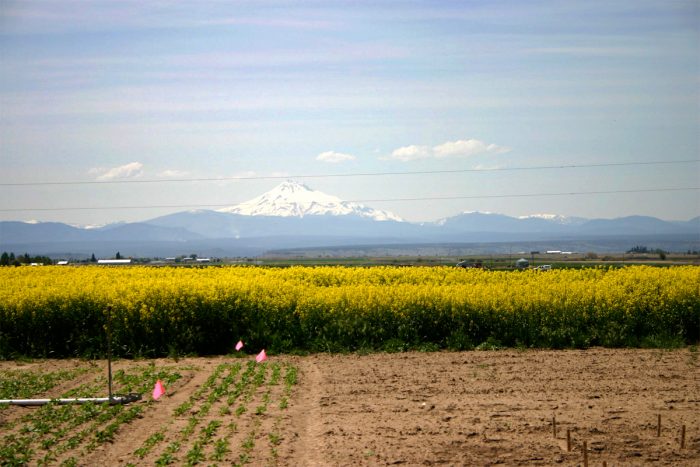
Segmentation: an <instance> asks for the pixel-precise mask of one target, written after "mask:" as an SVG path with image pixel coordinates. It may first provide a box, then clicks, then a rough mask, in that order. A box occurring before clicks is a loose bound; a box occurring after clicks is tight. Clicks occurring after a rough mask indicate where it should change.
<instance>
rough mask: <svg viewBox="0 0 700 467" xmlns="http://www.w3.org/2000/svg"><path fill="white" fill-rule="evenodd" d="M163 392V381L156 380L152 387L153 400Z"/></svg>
mask: <svg viewBox="0 0 700 467" xmlns="http://www.w3.org/2000/svg"><path fill="white" fill-rule="evenodd" d="M163 394H165V387H163V382H162V381H161V380H158V381H156V385H155V387H154V388H153V400H158V399H159V398H160V396H162V395H163Z"/></svg>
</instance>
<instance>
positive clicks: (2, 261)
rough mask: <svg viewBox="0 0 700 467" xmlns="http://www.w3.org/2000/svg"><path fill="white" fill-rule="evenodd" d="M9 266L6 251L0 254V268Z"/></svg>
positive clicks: (8, 256) (8, 257)
mask: <svg viewBox="0 0 700 467" xmlns="http://www.w3.org/2000/svg"><path fill="white" fill-rule="evenodd" d="M9 265H10V255H9V254H7V252H6V251H3V252H2V256H0V266H9Z"/></svg>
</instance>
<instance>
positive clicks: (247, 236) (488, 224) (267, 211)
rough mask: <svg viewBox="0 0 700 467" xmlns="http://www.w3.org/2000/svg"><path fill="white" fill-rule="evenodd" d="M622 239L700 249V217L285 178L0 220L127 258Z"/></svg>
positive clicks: (4, 245)
mask: <svg viewBox="0 0 700 467" xmlns="http://www.w3.org/2000/svg"><path fill="white" fill-rule="evenodd" d="M625 237H628V238H629V239H630V242H632V241H633V239H637V240H636V241H638V242H639V241H644V240H645V239H648V240H649V241H657V242H658V241H660V240H661V239H663V241H666V242H667V243H668V242H671V243H672V244H675V245H677V248H679V249H681V250H685V249H687V248H691V247H693V249H700V217H695V218H693V219H691V220H689V221H675V222H671V221H664V220H661V219H657V218H654V217H646V216H629V217H622V218H617V219H584V218H578V217H565V216H559V215H553V214H535V215H531V216H522V217H510V216H506V215H503V214H494V213H484V212H465V213H462V214H459V215H456V216H453V217H448V218H445V219H441V220H439V221H436V222H428V223H420V224H419V223H411V222H406V221H404V220H403V219H401V218H400V217H399V216H397V215H395V214H393V213H391V212H388V211H383V210H378V209H373V208H370V207H367V206H363V205H361V204H358V203H350V202H346V201H342V200H341V199H340V198H337V197H335V196H331V195H327V194H325V193H321V192H319V191H314V190H312V189H310V188H309V187H307V186H306V185H303V184H300V183H296V182H292V181H287V182H284V183H282V184H280V185H279V186H277V187H275V188H273V189H272V190H270V191H268V192H266V193H264V194H262V195H260V196H258V197H256V198H254V199H252V200H250V201H247V202H244V203H241V204H238V205H236V206H231V207H229V208H224V209H220V210H218V211H211V210H195V211H184V212H178V213H175V214H170V215H167V216H162V217H157V218H155V219H151V220H148V221H145V222H134V223H118V224H110V225H107V226H102V227H94V226H91V227H89V228H88V227H75V226H70V225H67V224H63V223H58V222H32V223H28V222H12V221H3V222H0V250H2V251H14V252H16V253H24V252H25V251H28V252H31V253H32V254H44V255H52V256H64V257H65V256H69V255H74V257H79V256H81V255H90V254H92V253H95V254H96V255H98V256H105V255H113V254H114V252H116V251H120V252H121V254H122V255H126V256H167V255H175V254H190V253H198V254H206V255H217V256H253V255H258V254H261V253H262V252H264V251H266V250H269V249H276V248H294V247H315V246H318V247H324V246H334V245H346V246H352V245H371V244H384V245H386V244H428V243H430V244H435V243H453V242H460V243H463V242H521V241H538V242H541V241H552V240H556V239H559V240H568V241H570V240H573V239H588V240H591V239H593V240H595V239H598V241H602V240H605V239H607V240H610V239H614V240H615V242H619V241H620V239H622V238H625ZM674 242H675V243H674ZM616 244H618V243H616ZM592 245H594V244H592ZM631 246H634V245H630V247H631ZM667 249H672V248H667Z"/></svg>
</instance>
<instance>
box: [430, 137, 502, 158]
mask: <svg viewBox="0 0 700 467" xmlns="http://www.w3.org/2000/svg"><path fill="white" fill-rule="evenodd" d="M508 151H510V148H507V147H505V146H498V145H496V144H486V143H484V142H483V141H479V140H478V139H471V138H470V139H466V140H465V139H460V140H457V141H447V142H446V143H442V144H439V145H437V146H435V147H433V155H434V156H435V157H436V158H438V159H443V158H445V157H470V156H477V155H479V154H503V153H505V152H508Z"/></svg>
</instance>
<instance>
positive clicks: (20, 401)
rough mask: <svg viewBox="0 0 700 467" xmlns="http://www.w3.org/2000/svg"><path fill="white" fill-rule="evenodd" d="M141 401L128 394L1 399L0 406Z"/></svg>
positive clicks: (139, 396) (135, 396)
mask: <svg viewBox="0 0 700 467" xmlns="http://www.w3.org/2000/svg"><path fill="white" fill-rule="evenodd" d="M140 399H141V394H127V395H124V396H112V397H111V398H110V397H78V398H75V399H0V405H2V404H8V405H24V406H32V405H46V404H49V403H51V402H53V403H55V404H60V405H66V404H87V403H89V402H94V403H97V404H104V403H105V402H108V403H109V404H111V405H115V404H128V403H129V402H135V401H137V400H140Z"/></svg>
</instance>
